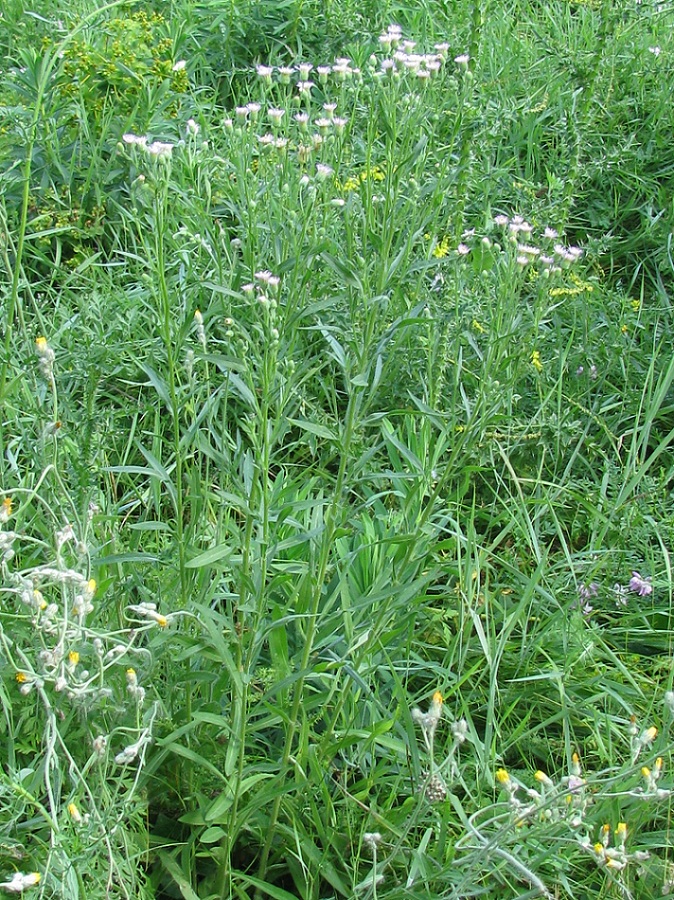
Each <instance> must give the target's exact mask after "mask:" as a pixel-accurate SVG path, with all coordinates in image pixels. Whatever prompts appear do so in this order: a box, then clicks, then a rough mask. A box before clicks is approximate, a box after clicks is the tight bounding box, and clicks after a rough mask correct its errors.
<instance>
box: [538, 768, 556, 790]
mask: <svg viewBox="0 0 674 900" xmlns="http://www.w3.org/2000/svg"><path fill="white" fill-rule="evenodd" d="M534 778H535V779H536V781H538V782H540V784H544V785H545V786H546V787H552V786H553V782H552V778H550V777H549V776H548V775H546V774H545V772H543V771H541V769H539V770H538V771H537V772H536V773H535V774H534Z"/></svg>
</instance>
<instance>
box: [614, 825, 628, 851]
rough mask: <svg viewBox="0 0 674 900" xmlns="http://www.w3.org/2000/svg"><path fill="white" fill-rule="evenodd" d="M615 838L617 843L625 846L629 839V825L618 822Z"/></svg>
mask: <svg viewBox="0 0 674 900" xmlns="http://www.w3.org/2000/svg"><path fill="white" fill-rule="evenodd" d="M615 838H616V842H617V843H618V844H619V845H620V846H621V847H624V846H625V841H626V839H627V823H626V822H618V827H617V828H616V830H615Z"/></svg>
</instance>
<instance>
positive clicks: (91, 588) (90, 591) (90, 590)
mask: <svg viewBox="0 0 674 900" xmlns="http://www.w3.org/2000/svg"><path fill="white" fill-rule="evenodd" d="M85 593H86V595H87V599H88V600H91V598H92V597H93V596H94V594H95V593H96V579H95V578H90V579H89V581H87V588H86V591H85Z"/></svg>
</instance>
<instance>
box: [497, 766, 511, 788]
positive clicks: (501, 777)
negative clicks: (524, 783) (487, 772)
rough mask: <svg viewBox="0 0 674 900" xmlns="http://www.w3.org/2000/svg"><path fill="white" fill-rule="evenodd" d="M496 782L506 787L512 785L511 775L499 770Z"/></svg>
mask: <svg viewBox="0 0 674 900" xmlns="http://www.w3.org/2000/svg"><path fill="white" fill-rule="evenodd" d="M496 780H497V781H498V782H499V784H502V785H503V786H504V787H507V786H508V785H509V784H510V783H511V781H510V775H508V773H507V772H506V770H505V769H499V770H498V771H497V772H496Z"/></svg>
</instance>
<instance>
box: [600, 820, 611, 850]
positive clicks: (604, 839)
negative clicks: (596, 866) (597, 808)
mask: <svg viewBox="0 0 674 900" xmlns="http://www.w3.org/2000/svg"><path fill="white" fill-rule="evenodd" d="M600 834H601V843H602V846H603V847H608V841H609V836H610V834H611V826H610V825H609V824H608V822H607V823H606V824H604V825H602V826H601V832H600Z"/></svg>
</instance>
